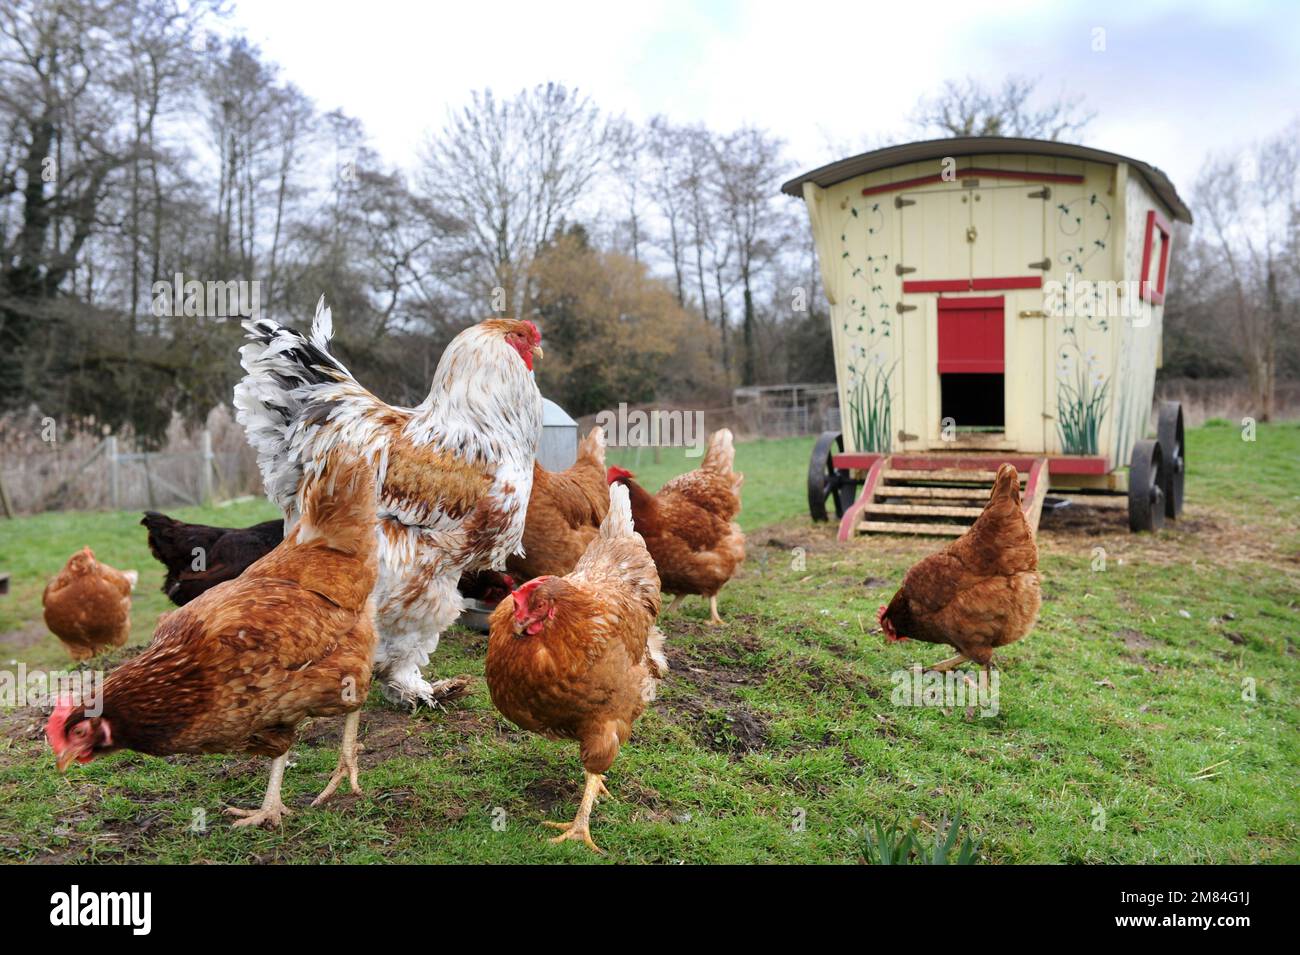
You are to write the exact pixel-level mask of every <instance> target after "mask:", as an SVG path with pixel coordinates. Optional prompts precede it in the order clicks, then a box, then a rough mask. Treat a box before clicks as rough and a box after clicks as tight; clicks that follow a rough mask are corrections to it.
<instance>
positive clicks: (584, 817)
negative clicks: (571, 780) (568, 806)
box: [542, 773, 608, 854]
mask: <svg viewBox="0 0 1300 955" xmlns="http://www.w3.org/2000/svg"><path fill="white" fill-rule="evenodd" d="M602 792H605V793H606V794H608V790H606V789H605V777H604V776H601V775H599V774H597V773H587V785H586V788H584V789H583V791H582V802H581V803H580V804H579V805H578V814H577V815H576V816H574V817H573V822H568V823H565V822H551V821H550V820H547V821H546V822H543V823H542V825H544V826H550V827H551V828H552V829H563V830H564V831H563V832H562V833H560V834H559V835H558V836H556V837H555V838H554V839H552V840H551V842H556V843H559V842H567V841H568V840H569V839H581V840H582V841H583V842H585V843H586V844H587V846H588V847H589V848H591V849H594V850H596V851H597V852H600V853H602V854H603V853H604V851H605V850H604V849H602V848H601V847H600V846H598V845H596V843H594V842H592V841H591V810H592V807H593V806H595V805H596V797H597V796H598V795H600V793H602Z"/></svg>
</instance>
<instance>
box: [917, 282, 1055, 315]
mask: <svg viewBox="0 0 1300 955" xmlns="http://www.w3.org/2000/svg"><path fill="white" fill-rule="evenodd" d="M1042 287H1043V277H1042V276H1041V275H1007V276H1001V277H997V278H984V279H911V280H904V282H903V293H904V294H914V293H917V292H997V291H1005V290H1007V289H1018V288H1042ZM941 301H942V300H941ZM941 307H942V306H941Z"/></svg>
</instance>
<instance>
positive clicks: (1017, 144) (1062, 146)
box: [781, 136, 1192, 222]
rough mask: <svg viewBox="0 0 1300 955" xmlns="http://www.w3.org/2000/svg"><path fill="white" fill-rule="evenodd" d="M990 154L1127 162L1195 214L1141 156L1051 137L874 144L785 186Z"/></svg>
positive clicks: (1187, 215) (1177, 209)
mask: <svg viewBox="0 0 1300 955" xmlns="http://www.w3.org/2000/svg"><path fill="white" fill-rule="evenodd" d="M989 153H1002V154H1007V153H1011V154H1019V155H1024V156H1063V157H1065V158H1067V159H1080V160H1085V161H1088V162H1104V163H1110V164H1111V165H1114V164H1116V163H1121V162H1125V163H1128V164H1129V165H1130V166H1132V167H1133V168H1134V169H1136V170H1137V171H1138V173H1139V174H1140V175H1141V176H1142V178H1143V179H1145V180H1146V183H1147V185H1148V186H1150V187H1151V189H1152V191H1154V192H1155V194H1156V195H1157V196H1159V197H1160V201H1161V202H1163V203H1164V204H1165V205H1166V206H1168V207H1169V210H1170V211H1171V212H1172V213H1173V215H1174V218H1175V219H1178V220H1179V221H1180V222H1191V221H1192V213H1191V211H1190V210H1189V209H1188V208H1187V206H1186V205H1185V204H1184V203H1183V200H1182V199H1180V198H1178V190H1176V189H1175V188H1174V184H1173V183H1172V182H1170V181H1169V177H1168V176H1166V175H1165V174H1164V173H1163V172H1161V171H1160V170H1159V169H1157V168H1156V167H1155V166H1150V165H1148V164H1146V163H1144V162H1142V161H1141V160H1139V159H1132V158H1130V157H1129V156H1121V155H1120V154H1119V153H1109V152H1106V151H1105V150H1104V149H1093V148H1092V147H1091V146H1079V145H1077V144H1075V143H1060V142H1056V141H1054V140H1048V139H1020V138H1017V137H1013V136H959V137H956V138H950V139H929V140H926V141H924V142H919V143H904V144H903V145H901V146H889V147H887V148H885V149H874V150H872V151H871V152H869V153H862V154H861V155H860V156H851V157H849V158H848V159H841V160H839V161H838V162H833V163H830V164H829V165H825V166H822V167H820V168H818V169H814V170H812V171H811V172H806V173H804V174H803V175H802V176H796V177H795V178H794V179H791V180H790V181H789V182H787V183H786V184H785V185H783V186H782V187H781V191H782V192H784V193H785V194H786V195H788V196H797V197H800V196H802V195H803V184H804V183H805V182H814V183H816V184H817V185H819V186H822V187H823V188H824V187H826V186H833V185H835V184H836V183H839V182H844V181H845V180H846V179H852V178H854V177H855V176H861V175H862V174H864V173H868V172H875V171H876V170H878V169H890V168H892V167H894V166H904V165H907V164H908V163H914V162H924V161H925V160H927V159H942V158H943V157H945V156H954V157H955V156H975V155H987V154H989Z"/></svg>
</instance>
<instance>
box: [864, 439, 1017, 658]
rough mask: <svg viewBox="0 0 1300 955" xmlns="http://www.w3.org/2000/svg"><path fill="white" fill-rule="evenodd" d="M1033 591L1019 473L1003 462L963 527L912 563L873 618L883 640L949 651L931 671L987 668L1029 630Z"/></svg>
mask: <svg viewBox="0 0 1300 955" xmlns="http://www.w3.org/2000/svg"><path fill="white" fill-rule="evenodd" d="M1039 588H1040V581H1039V577H1038V547H1037V546H1036V545H1035V544H1034V535H1033V533H1032V532H1031V531H1030V529H1029V523H1028V521H1026V520H1025V515H1024V512H1023V511H1022V509H1021V505H1020V475H1019V474H1017V473H1016V469H1015V468H1014V467H1013V466H1012V465H1010V464H1004V465H1002V467H1000V468H999V469H998V473H997V477H996V478H995V479H994V481H993V490H992V492H991V493H990V494H989V500H988V503H987V504H986V505H985V506H984V511H983V512H982V513H981V514H980V516H979V517H978V518H977V519H976V521H975V523H974V524H973V525H972V526H971V528H970V530H968V531H967V532H966V533H965V534H963V535H962V536H961V537H959V538H957V540H955V541H953V542H952V543H951V544H949V545H948V546H947V547H945V548H944V549H943V550H941V551H940V552H939V553H937V554H931V555H930V556H929V557H927V558H925V559H924V560H922V561H921V562H920V563H918V564H916V565H915V566H913V567H912V569H911V570H909V571H908V572H907V576H905V577H904V578H903V586H902V587H900V588H899V590H898V593H896V594H895V595H894V599H893V600H891V601H890V602H889V606H888V607H881V608H880V612H879V613H878V614H877V619H878V620H879V621H880V628H881V630H882V631H884V634H885V639H887V640H889V641H898V640H906V639H908V638H912V639H915V640H924V641H925V642H926V643H946V644H948V645H949V646H951V647H953V648H954V649H955V650H956V651H957V655H956V656H954V657H950V658H949V659H947V660H943V661H942V662H940V663H937V664H935V665H934V666H932V667H930V669H931V670H935V671H940V672H942V671H944V670H951V669H952V668H953V667H955V666H958V665H959V664H962V663H964V662H966V661H967V660H973V661H974V662H976V663H978V664H980V665H981V666H983V667H984V668H985V670H987V669H988V668H989V666H990V663H991V661H992V659H993V651H994V650H995V649H997V648H998V647H1004V646H1006V645H1007V644H1009V643H1015V642H1016V641H1017V640H1019V639H1021V638H1022V637H1024V636H1025V635H1026V634H1027V633H1029V631H1030V629H1031V628H1032V627H1033V625H1034V621H1035V620H1036V619H1037V617H1038V608H1039V605H1040V604H1041V603H1042V594H1041V592H1040V589H1039Z"/></svg>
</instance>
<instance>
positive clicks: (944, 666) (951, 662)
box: [917, 653, 970, 673]
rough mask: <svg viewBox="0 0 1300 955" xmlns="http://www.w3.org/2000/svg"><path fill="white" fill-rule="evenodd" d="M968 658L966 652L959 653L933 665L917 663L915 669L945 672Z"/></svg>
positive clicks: (928, 671) (927, 671)
mask: <svg viewBox="0 0 1300 955" xmlns="http://www.w3.org/2000/svg"><path fill="white" fill-rule="evenodd" d="M969 659H970V657H968V656H966V654H964V653H959V654H957V655H956V656H955V657H949V658H948V659H947V660H940V661H939V662H938V663H936V664H935V665H934V666H929V667H921V666H920V664H918V665H917V669H920V670H923V671H924V672H926V673H946V672H947V671H949V670H951V669H952V668H953V667H956V666H960V665H961V664H963V663H965V662H966V661H967V660H969Z"/></svg>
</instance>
